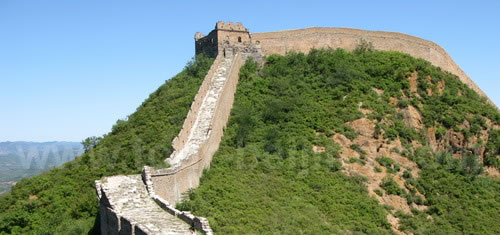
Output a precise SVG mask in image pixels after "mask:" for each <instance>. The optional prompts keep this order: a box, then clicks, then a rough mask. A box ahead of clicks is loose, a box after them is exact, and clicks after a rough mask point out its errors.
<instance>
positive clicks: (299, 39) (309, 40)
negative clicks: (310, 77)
mask: <svg viewBox="0 0 500 235" xmlns="http://www.w3.org/2000/svg"><path fill="white" fill-rule="evenodd" d="M362 39H363V40H366V41H368V42H371V43H372V44H373V46H374V49H376V50H383V51H399V52H403V53H407V54H409V55H411V56H413V57H417V58H422V59H425V60H427V61H429V62H431V63H432V64H433V65H435V66H439V67H441V68H442V69H443V70H445V71H448V72H450V73H452V74H455V75H457V76H458V78H459V79H460V81H462V82H463V83H465V84H467V85H468V86H469V87H470V88H472V89H473V90H474V91H476V92H477V93H478V94H480V95H481V96H484V97H486V99H487V100H488V102H489V103H490V104H492V105H494V104H493V102H492V101H491V100H489V98H488V97H487V96H486V94H485V93H484V92H483V91H482V90H481V89H480V88H479V87H478V86H477V85H476V84H475V83H474V82H473V81H472V80H471V79H470V78H469V76H467V74H466V73H465V72H464V71H463V70H462V69H460V67H459V66H458V65H457V64H456V63H455V61H453V59H452V58H451V57H450V56H449V55H448V53H446V51H445V50H444V49H443V48H441V47H440V46H439V45H437V44H436V43H434V42H431V41H428V40H424V39H421V38H417V37H413V36H409V35H406V34H402V33H393V32H382V31H367V30H359V29H349V28H318V27H314V28H306V29H297V30H285V31H278V32H267V33H253V34H252V41H253V42H254V43H256V44H259V45H260V47H261V49H262V53H263V54H264V55H270V54H280V55H284V54H286V53H287V52H291V51H296V52H303V53H308V52H309V51H310V50H311V49H313V48H343V49H346V50H354V49H355V48H356V46H357V45H358V44H359V42H360V41H361V40H362Z"/></svg>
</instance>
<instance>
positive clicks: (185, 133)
mask: <svg viewBox="0 0 500 235" xmlns="http://www.w3.org/2000/svg"><path fill="white" fill-rule="evenodd" d="M221 60H222V57H217V58H216V59H215V60H214V62H213V64H212V66H210V69H209V70H208V72H207V75H205V78H204V79H203V82H202V83H201V85H200V88H199V89H198V93H196V96H195V97H194V100H193V103H192V104H191V108H190V109H189V112H188V114H187V116H186V119H185V120H184V124H183V125H182V129H181V130H180V132H179V134H178V135H177V136H176V137H175V138H174V140H173V141H172V147H173V148H174V152H173V153H172V154H171V155H172V156H173V155H175V154H176V152H178V151H179V150H181V149H183V148H184V146H185V144H186V142H187V140H188V138H189V133H190V131H191V129H192V127H193V124H194V122H195V121H196V118H197V117H198V114H199V112H200V107H201V104H202V102H203V99H204V98H205V96H206V95H207V92H208V90H209V88H210V84H211V78H212V77H214V76H215V73H216V72H217V68H218V67H219V65H220V62H221ZM207 78H208V79H207Z"/></svg>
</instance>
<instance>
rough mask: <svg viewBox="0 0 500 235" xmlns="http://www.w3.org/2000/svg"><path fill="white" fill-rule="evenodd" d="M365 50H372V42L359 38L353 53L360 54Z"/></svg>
mask: <svg viewBox="0 0 500 235" xmlns="http://www.w3.org/2000/svg"><path fill="white" fill-rule="evenodd" d="M367 51H373V43H372V42H369V41H367V40H365V39H364V38H362V39H360V40H359V42H358V45H357V46H356V49H354V53H356V54H361V53H365V52H367Z"/></svg>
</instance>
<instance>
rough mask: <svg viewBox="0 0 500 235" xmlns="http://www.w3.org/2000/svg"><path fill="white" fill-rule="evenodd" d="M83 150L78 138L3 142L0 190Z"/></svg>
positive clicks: (2, 190)
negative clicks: (63, 140)
mask: <svg viewBox="0 0 500 235" xmlns="http://www.w3.org/2000/svg"><path fill="white" fill-rule="evenodd" d="M82 153H83V146H82V145H81V144H80V143H77V142H55V141H54V142H24V141H16V142H0V194H3V193H5V192H7V191H9V190H10V187H11V186H12V185H14V184H15V183H16V182H17V181H19V180H21V179H22V178H26V177H31V176H33V175H37V174H40V173H42V172H44V171H46V170H49V169H51V168H54V167H57V166H60V165H62V164H63V163H65V162H67V161H71V160H73V159H74V158H75V157H77V156H79V155H81V154H82Z"/></svg>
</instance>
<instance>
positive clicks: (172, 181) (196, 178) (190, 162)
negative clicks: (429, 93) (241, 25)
mask: <svg viewBox="0 0 500 235" xmlns="http://www.w3.org/2000/svg"><path fill="white" fill-rule="evenodd" d="M221 59H222V55H219V56H218V57H217V59H216V61H218V60H221ZM245 59H246V58H244V56H243V55H241V54H236V55H234V58H233V62H232V65H231V68H230V72H229V76H228V78H227V81H226V83H225V85H224V87H223V90H222V92H221V95H220V96H219V99H218V101H217V105H216V109H215V114H214V117H213V118H212V120H211V122H210V123H211V124H210V125H211V132H210V134H209V137H208V139H207V140H206V141H205V142H204V143H202V144H201V146H200V149H199V151H198V152H197V153H196V154H195V155H193V156H191V157H190V158H189V159H187V160H186V161H183V162H182V163H181V164H180V166H178V167H171V168H166V169H160V170H153V169H147V170H144V171H143V177H144V178H145V179H146V180H145V181H146V182H148V181H150V183H148V188H150V190H151V191H153V192H154V194H156V195H158V196H159V197H161V198H163V199H165V200H166V201H167V202H168V203H170V204H171V205H175V204H176V203H177V202H180V201H181V199H182V194H183V193H185V192H187V191H188V190H189V189H190V188H196V187H198V185H199V182H200V177H201V175H202V173H203V170H204V169H205V168H207V167H209V166H210V162H211V161H212V157H213V155H214V153H215V152H216V151H217V149H218V148H219V144H220V141H221V139H222V135H223V132H224V128H225V127H226V123H227V120H228V119H229V115H230V113H231V107H232V105H233V102H234V93H235V92H236V86H237V84H238V75H239V71H240V68H241V66H242V65H243V63H244V62H245ZM215 68H216V67H215ZM208 75H210V74H207V76H208ZM205 80H208V81H210V80H211V77H206V78H205ZM200 91H201V89H200ZM196 98H197V99H200V100H198V101H195V102H199V103H200V104H201V100H202V99H203V96H200V97H198V96H197V97H196ZM194 105H195V104H193V106H194ZM196 107H198V108H199V105H197V106H196ZM194 112H197V111H193V113H194ZM189 118H190V117H188V118H187V119H186V122H188V119H189ZM192 123H194V119H193V120H192V121H189V123H187V124H186V123H185V128H189V129H190V128H192ZM189 129H185V130H184V129H183V131H182V132H181V133H180V135H179V140H180V139H183V141H182V142H178V143H177V144H178V146H176V147H174V148H175V149H176V150H180V149H181V147H182V146H183V145H182V144H183V143H185V141H186V140H187V136H185V137H183V136H182V135H188V133H189ZM184 131H185V132H184Z"/></svg>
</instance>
